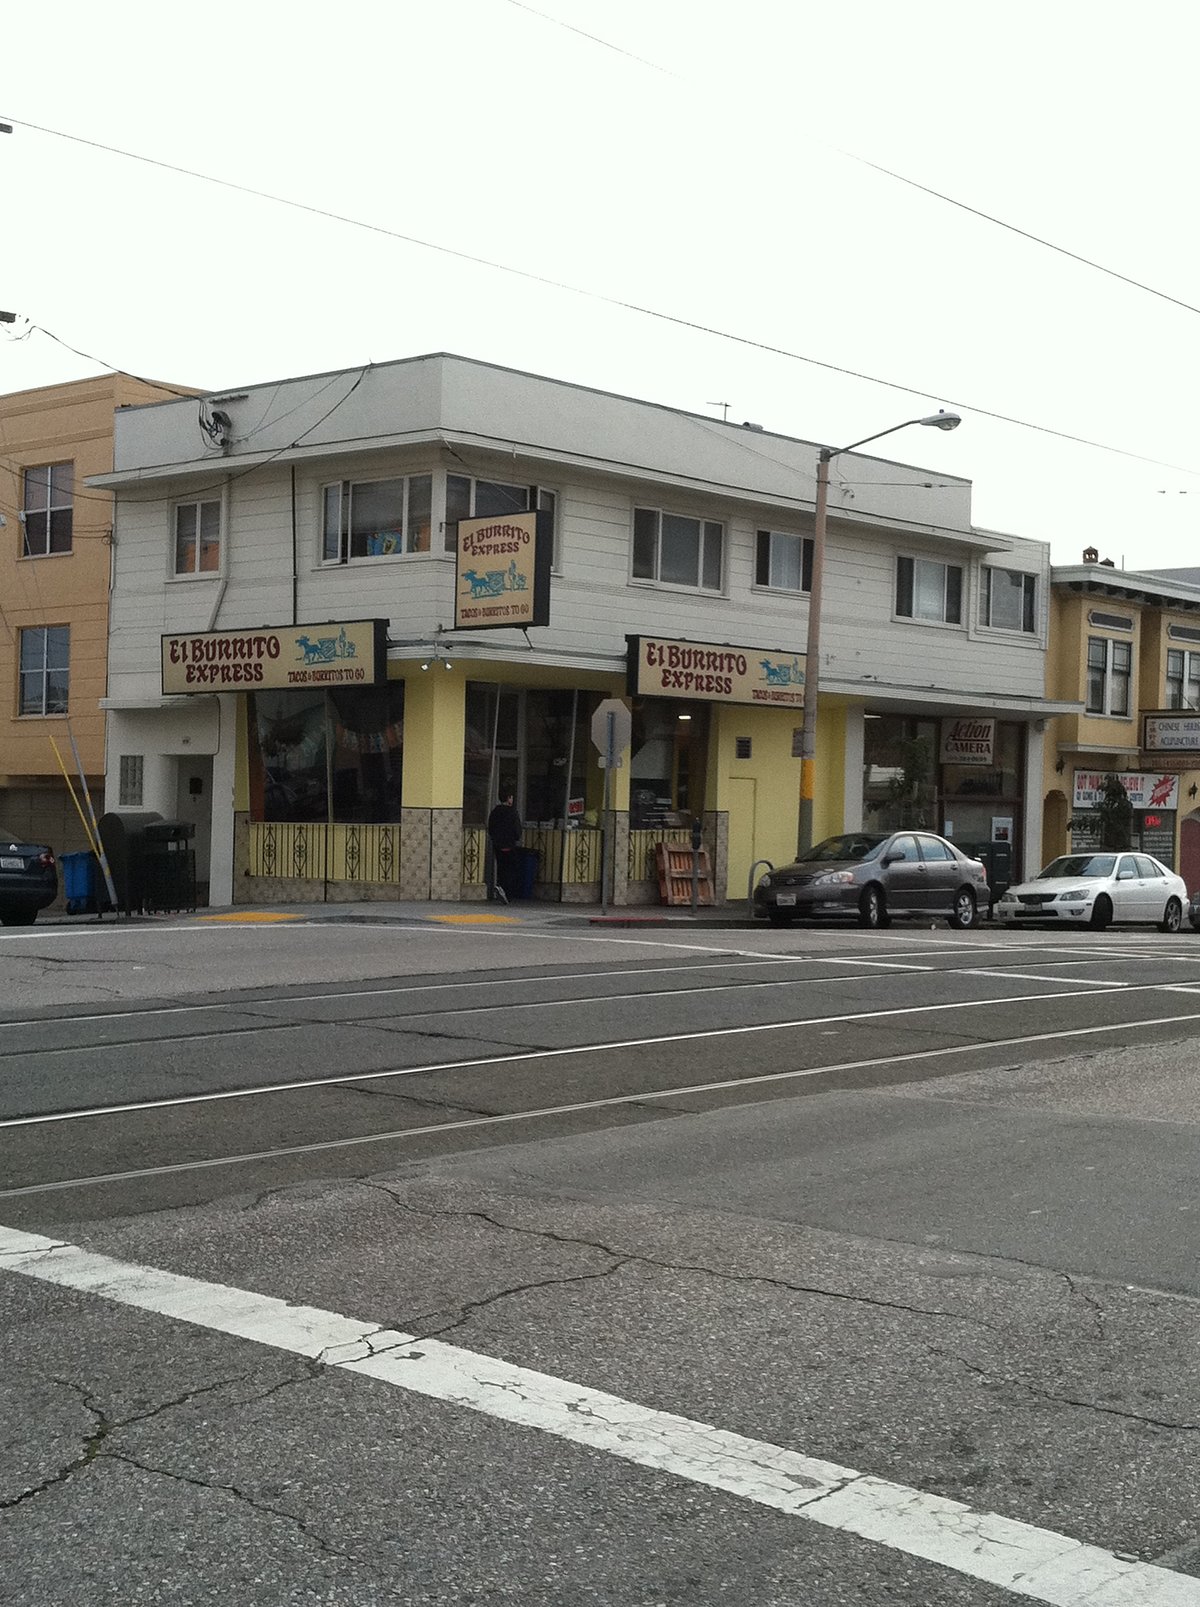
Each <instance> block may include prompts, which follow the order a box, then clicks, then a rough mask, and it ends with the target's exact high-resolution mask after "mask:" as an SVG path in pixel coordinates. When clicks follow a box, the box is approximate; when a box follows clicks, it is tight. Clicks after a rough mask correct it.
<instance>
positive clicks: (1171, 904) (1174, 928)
mask: <svg viewBox="0 0 1200 1607" xmlns="http://www.w3.org/2000/svg"><path fill="white" fill-rule="evenodd" d="M1182 925H1183V905H1182V904H1181V903H1180V902H1179V900H1178V899H1177V898H1169V899H1168V900H1167V907H1166V909H1165V910H1164V911H1163V918H1162V920H1161V921H1159V923H1158V929H1159V931H1160V932H1178V930H1179V928H1180V927H1181V926H1182Z"/></svg>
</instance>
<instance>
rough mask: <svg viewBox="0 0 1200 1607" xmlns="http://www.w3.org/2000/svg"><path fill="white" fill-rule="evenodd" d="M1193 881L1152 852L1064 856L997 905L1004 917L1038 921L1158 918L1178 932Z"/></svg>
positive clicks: (1011, 921) (1162, 926)
mask: <svg viewBox="0 0 1200 1607" xmlns="http://www.w3.org/2000/svg"><path fill="white" fill-rule="evenodd" d="M1187 907H1188V894H1187V883H1186V882H1185V881H1184V879H1183V877H1182V876H1176V875H1175V873H1174V871H1169V870H1168V869H1167V867H1166V866H1165V865H1160V864H1159V862H1158V860H1157V859H1151V857H1150V855H1149V854H1063V855H1062V857H1061V858H1059V859H1055V860H1051V862H1050V864H1049V865H1047V866H1046V868H1045V870H1044V871H1041V872H1040V873H1039V874H1038V875H1037V876H1035V877H1034V879H1033V881H1031V882H1022V883H1021V885H1020V886H1019V887H1010V888H1009V889H1008V891H1007V892H1006V893H1005V895H1004V897H1003V898H1002V899H1000V901H999V902H998V903H997V904H996V905H994V906H993V913H994V915H995V917H996V919H997V920H998V921H1002V922H1004V924H1005V925H1006V926H1016V925H1018V924H1020V923H1022V922H1024V923H1025V924H1029V923H1034V922H1038V921H1047V922H1053V923H1054V924H1055V925H1056V926H1092V927H1096V928H1102V927H1105V926H1108V925H1109V924H1110V923H1111V922H1113V921H1144V922H1154V923H1155V924H1156V925H1157V926H1158V929H1159V931H1160V932H1178V930H1179V928H1180V925H1181V923H1182V921H1183V913H1184V911H1185V910H1186V909H1187Z"/></svg>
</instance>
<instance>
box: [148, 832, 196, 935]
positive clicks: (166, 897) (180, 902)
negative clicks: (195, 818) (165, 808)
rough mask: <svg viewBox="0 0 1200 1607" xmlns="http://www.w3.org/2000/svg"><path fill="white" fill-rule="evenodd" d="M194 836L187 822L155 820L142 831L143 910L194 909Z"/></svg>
mask: <svg viewBox="0 0 1200 1607" xmlns="http://www.w3.org/2000/svg"><path fill="white" fill-rule="evenodd" d="M195 835H196V828H195V826H194V825H193V824H192V823H191V821H188V820H154V821H151V822H150V824H149V825H148V826H146V827H145V828H144V830H143V831H142V834H141V843H140V849H141V856H142V908H143V909H145V910H146V911H147V912H149V913H151V914H153V913H155V912H157V911H162V910H194V909H195V907H196V851H195V849H194V848H193V847H192V839H193V837H194V836H195Z"/></svg>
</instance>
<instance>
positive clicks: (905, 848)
mask: <svg viewBox="0 0 1200 1607" xmlns="http://www.w3.org/2000/svg"><path fill="white" fill-rule="evenodd" d="M988 903H989V891H988V883H987V872H986V871H985V870H984V868H983V866H982V864H981V863H980V862H979V860H977V859H969V858H968V857H967V855H966V854H964V853H963V851H962V849H961V848H956V847H955V846H954V844H953V843H952V842H948V841H947V840H946V838H945V837H937V836H935V835H934V833H933V832H931V831H893V832H871V831H853V832H847V833H845V834H844V835H842V836H840V837H827V838H826V839H825V841H824V842H823V843H818V844H817V845H816V847H815V848H810V849H809V850H808V852H807V853H805V854H801V856H800V858H799V859H798V860H796V861H795V862H794V863H793V864H791V865H783V866H781V867H780V869H779V870H773V871H770V872H769V873H768V874H767V875H766V876H764V877H763V878H762V880H761V881H760V882H759V884H758V886H757V887H756V888H755V889H754V913H755V915H757V916H765V917H766V919H767V920H768V921H770V923H771V925H772V926H787V925H788V923H789V922H791V921H793V920H794V919H795V918H796V917H797V916H798V915H803V916H808V917H823V916H827V915H856V916H857V917H858V923H859V925H860V926H886V925H887V924H888V922H889V921H890V920H891V918H892V916H893V915H915V916H922V915H929V916H937V915H941V916H943V917H944V918H945V919H946V920H947V921H948V922H949V923H950V925H951V926H955V927H958V928H960V929H961V930H964V931H965V930H966V928H967V927H969V926H973V925H974V924H975V919H976V911H977V910H979V909H980V908H983V909H986V908H987V907H988Z"/></svg>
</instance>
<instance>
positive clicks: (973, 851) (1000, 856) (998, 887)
mask: <svg viewBox="0 0 1200 1607" xmlns="http://www.w3.org/2000/svg"><path fill="white" fill-rule="evenodd" d="M958 847H959V848H961V849H962V851H963V853H964V854H969V855H970V856H971V858H972V859H980V860H982V861H983V868H984V870H986V871H987V879H988V886H989V887H990V888H991V892H992V904H997V903H999V901H1000V899H1001V898H1003V896H1004V894H1005V893H1006V892H1007V891H1008V889H1009V888H1010V887H1011V886H1012V857H1013V856H1012V844H1011V843H959V844H958ZM987 913H988V916H989V918H990V917H991V913H992V911H991V907H990V906H989V908H988V911H987Z"/></svg>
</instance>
